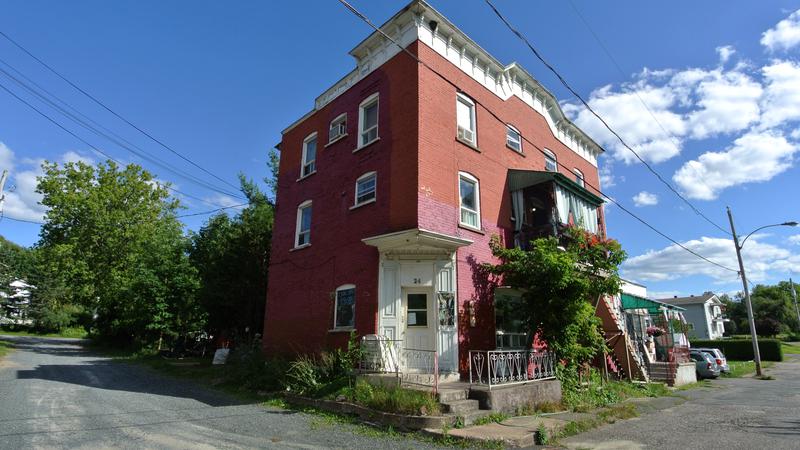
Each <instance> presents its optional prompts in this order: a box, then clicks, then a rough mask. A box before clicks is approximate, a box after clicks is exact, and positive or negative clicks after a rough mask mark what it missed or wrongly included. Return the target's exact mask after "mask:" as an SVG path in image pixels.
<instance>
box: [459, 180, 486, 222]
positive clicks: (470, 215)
mask: <svg viewBox="0 0 800 450" xmlns="http://www.w3.org/2000/svg"><path fill="white" fill-rule="evenodd" d="M458 190H459V193H460V199H461V201H460V205H461V222H460V223H461V225H466V226H468V227H470V228H475V229H480V227H481V209H480V192H479V190H478V180H477V179H476V178H475V177H473V176H472V175H470V174H468V173H464V172H459V174H458Z"/></svg>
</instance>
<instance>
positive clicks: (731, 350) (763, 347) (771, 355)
mask: <svg viewBox="0 0 800 450" xmlns="http://www.w3.org/2000/svg"><path fill="white" fill-rule="evenodd" d="M691 344H692V347H695V348H698V347H709V348H718V349H720V350H722V353H724V354H725V357H726V358H728V359H733V360H739V361H750V360H752V359H753V358H754V356H753V343H752V342H751V341H750V340H749V339H730V340H728V339H724V340H717V341H710V340H700V339H695V340H692V341H691ZM758 350H759V353H761V359H762V360H764V361H783V350H782V349H781V343H780V341H778V340H777V339H759V341H758Z"/></svg>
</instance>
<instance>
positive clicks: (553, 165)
mask: <svg viewBox="0 0 800 450" xmlns="http://www.w3.org/2000/svg"><path fill="white" fill-rule="evenodd" d="M544 170H546V171H548V172H558V162H557V161H556V155H554V154H553V152H551V151H550V150H547V149H545V150H544Z"/></svg>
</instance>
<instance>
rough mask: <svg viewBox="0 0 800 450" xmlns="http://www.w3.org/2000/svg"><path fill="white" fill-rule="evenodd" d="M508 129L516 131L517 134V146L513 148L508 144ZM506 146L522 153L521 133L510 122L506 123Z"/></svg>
mask: <svg viewBox="0 0 800 450" xmlns="http://www.w3.org/2000/svg"><path fill="white" fill-rule="evenodd" d="M508 130H511V131H513V132H515V133H517V136H519V138H518V139H517V145H519V148H514V146H513V145H511V144H509V139H508ZM506 147H508V148H510V149H511V150H514V151H515V152H517V153H522V133H520V132H519V130H518V129H517V128H516V127H515V126H514V125H511V124H510V123H507V124H506Z"/></svg>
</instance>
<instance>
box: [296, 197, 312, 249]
mask: <svg viewBox="0 0 800 450" xmlns="http://www.w3.org/2000/svg"><path fill="white" fill-rule="evenodd" d="M308 207H312V202H311V200H306V201H304V202H303V203H300V204H299V205H297V219H296V222H295V227H294V246H293V247H294V248H295V249H299V248H303V247H308V246H309V245H311V224H310V223H309V224H308V242H304V243H302V244H299V245H298V244H297V242H298V240H299V239H300V225H301V221H302V219H303V209H305V208H308ZM311 220H312V221H313V220H314V209H313V207H312V209H311Z"/></svg>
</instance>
